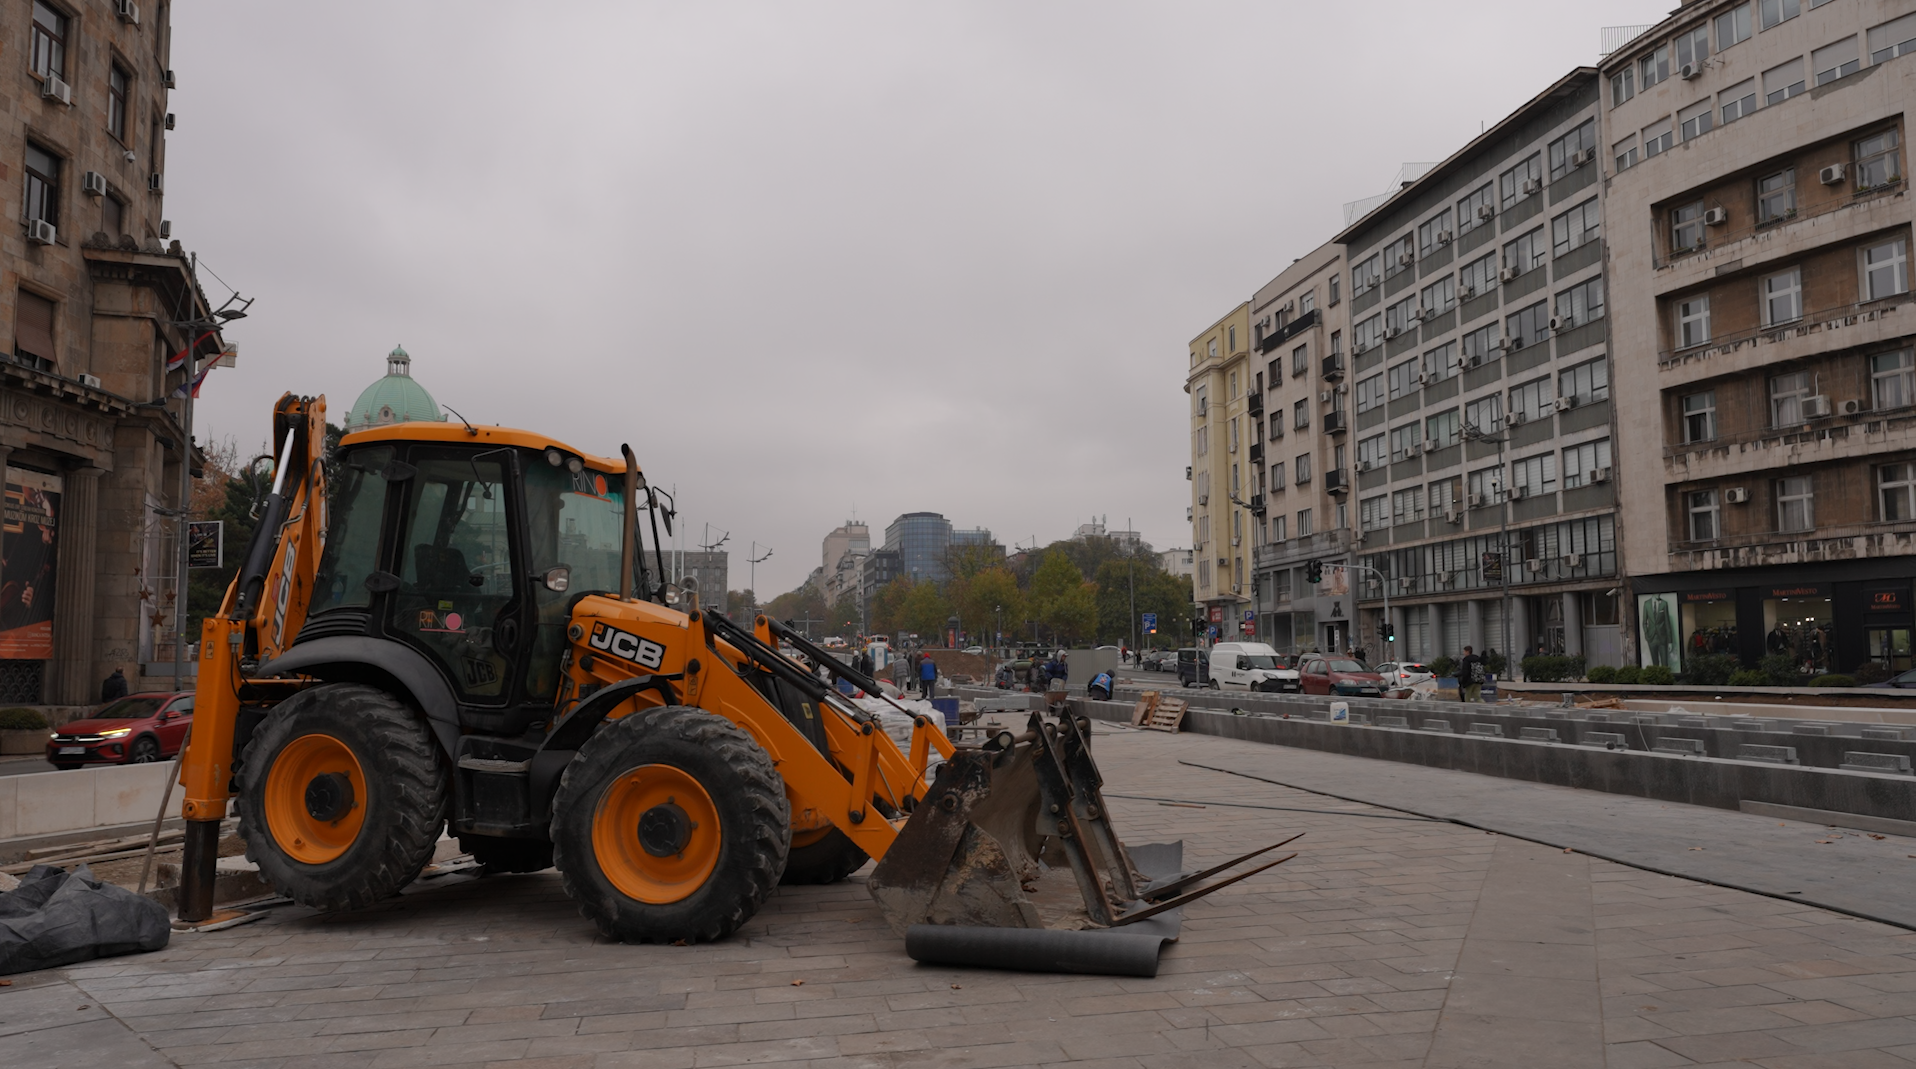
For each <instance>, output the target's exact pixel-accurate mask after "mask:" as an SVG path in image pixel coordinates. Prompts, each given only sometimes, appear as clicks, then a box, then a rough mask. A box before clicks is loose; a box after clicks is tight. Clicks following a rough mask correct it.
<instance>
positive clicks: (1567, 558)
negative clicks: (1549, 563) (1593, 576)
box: [1563, 553, 1583, 568]
mask: <svg viewBox="0 0 1916 1069" xmlns="http://www.w3.org/2000/svg"><path fill="white" fill-rule="evenodd" d="M1563 564H1564V567H1566V568H1581V567H1583V554H1581V553H1566V554H1564V555H1563Z"/></svg>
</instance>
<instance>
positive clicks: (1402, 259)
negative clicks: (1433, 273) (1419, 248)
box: [1397, 253, 1416, 267]
mask: <svg viewBox="0 0 1916 1069" xmlns="http://www.w3.org/2000/svg"><path fill="white" fill-rule="evenodd" d="M1414 262H1416V257H1414V256H1412V255H1411V254H1410V253H1404V254H1403V255H1402V256H1399V257H1398V258H1397V266H1398V267H1409V266H1410V265H1411V264H1412V263H1414Z"/></svg>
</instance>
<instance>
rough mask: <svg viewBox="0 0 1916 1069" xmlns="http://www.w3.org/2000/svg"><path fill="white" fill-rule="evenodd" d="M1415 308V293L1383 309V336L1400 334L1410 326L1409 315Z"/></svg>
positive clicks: (1388, 336)
mask: <svg viewBox="0 0 1916 1069" xmlns="http://www.w3.org/2000/svg"><path fill="white" fill-rule="evenodd" d="M1416 310H1417V295H1416V294H1415V293H1413V294H1411V295H1410V296H1408V297H1405V298H1404V299H1403V300H1401V301H1398V302H1396V303H1395V304H1392V305H1390V306H1389V307H1387V308H1385V309H1384V337H1386V338H1390V337H1395V336H1396V335H1399V334H1402V333H1403V332H1404V331H1405V330H1407V329H1409V328H1410V326H1411V321H1410V316H1411V313H1412V312H1415V311H1416Z"/></svg>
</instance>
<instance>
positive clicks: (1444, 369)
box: [1424, 341, 1460, 386]
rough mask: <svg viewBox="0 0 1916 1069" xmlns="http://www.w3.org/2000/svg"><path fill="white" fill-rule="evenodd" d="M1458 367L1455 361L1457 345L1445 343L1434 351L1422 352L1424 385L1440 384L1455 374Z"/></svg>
mask: <svg viewBox="0 0 1916 1069" xmlns="http://www.w3.org/2000/svg"><path fill="white" fill-rule="evenodd" d="M1459 370H1460V366H1459V363H1458V360H1457V343H1456V342H1454V341H1447V342H1445V343H1444V344H1442V345H1439V346H1438V347H1437V348H1435V349H1426V350H1424V384H1425V385H1426V386H1428V385H1430V384H1431V383H1433V382H1442V381H1444V380H1445V379H1447V378H1450V377H1451V376H1452V375H1455V374H1457V372H1458V371H1459Z"/></svg>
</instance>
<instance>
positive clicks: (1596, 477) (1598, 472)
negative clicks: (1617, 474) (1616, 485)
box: [1590, 468, 1610, 483]
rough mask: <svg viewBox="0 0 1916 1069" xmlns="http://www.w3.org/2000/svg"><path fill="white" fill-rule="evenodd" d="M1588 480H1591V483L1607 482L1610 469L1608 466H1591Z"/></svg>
mask: <svg viewBox="0 0 1916 1069" xmlns="http://www.w3.org/2000/svg"><path fill="white" fill-rule="evenodd" d="M1590 481H1591V482H1593V483H1607V482H1609V481H1610V469H1609V468H1593V469H1591V471H1590Z"/></svg>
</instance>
